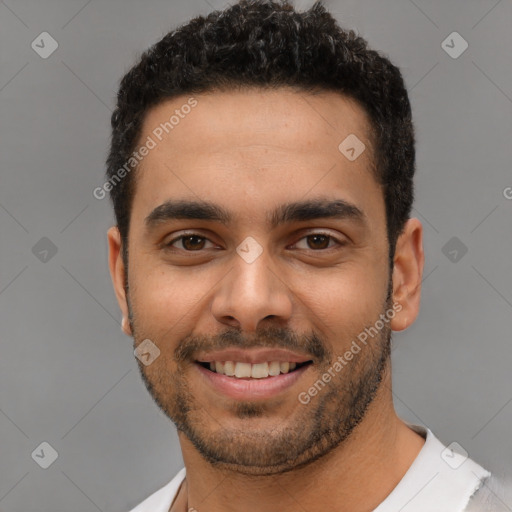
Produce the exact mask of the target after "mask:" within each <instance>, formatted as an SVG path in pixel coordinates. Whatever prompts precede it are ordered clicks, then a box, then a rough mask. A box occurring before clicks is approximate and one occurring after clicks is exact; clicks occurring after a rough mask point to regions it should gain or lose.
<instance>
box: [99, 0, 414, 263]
mask: <svg viewBox="0 0 512 512" xmlns="http://www.w3.org/2000/svg"><path fill="white" fill-rule="evenodd" d="M245 87H257V88H272V89H276V88H279V87H292V88H294V89H297V90H299V91H304V92H314V91H324V90H325V91H335V92H339V93H340V94H342V95H345V96H346V97H349V98H351V99H353V100H355V101H356V102H357V103H358V104H359V105H360V106H361V107H362V109H363V110H364V111H365V113H366V114H367V116H369V119H370V121H371V126H370V135H371V147H372V155H373V165H372V170H373V173H374V177H375V179H376V181H377V182H378V183H379V184H381V185H382V186H383V192H384V200H385V205H386V226H387V236H388V241H389V259H390V266H391V268H392V266H393V258H394V253H395V246H396V240H397V238H398V236H399V235H400V234H401V232H402V230H403V228H404V225H405V222H406V221H407V219H408V218H409V215H410V211H411V207H412V203H413V196H414V190H413V177H414V171H415V148H414V144H415V140H414V127H413V124H412V119H411V107H410V103H409V98H408V95H407V91H406V88H405V86H404V81H403V78H402V75H401V73H400V70H399V69H398V67H396V66H395V65H393V64H392V63H391V62H390V61H389V60H388V58H386V57H385V56H383V55H382V54H380V53H378V52H377V51H375V50H371V49H369V48H368V43H367V41H366V40H365V39H363V38H362V37H360V36H357V35H356V34H355V32H354V31H353V30H344V29H342V28H341V27H340V26H339V25H338V23H337V22H336V20H335V19H334V18H333V16H332V15H331V14H330V13H329V12H327V10H326V9H325V7H324V6H323V5H322V3H321V2H316V3H315V4H314V5H313V6H312V7H311V8H310V9H309V10H307V11H304V12H298V11H296V10H295V9H294V7H293V5H292V4H290V2H289V1H288V0H281V1H278V0H277V1H276V0H240V1H239V2H238V3H236V4H234V5H232V6H230V7H228V8H226V9H225V10H221V11H213V12H212V13H210V14H208V15H207V16H198V17H196V18H194V19H192V20H191V21H189V22H188V23H186V24H183V25H181V26H180V27H178V28H177V29H176V30H173V31H171V32H169V33H168V34H167V35H165V36H164V37H163V38H162V39H161V40H160V41H159V42H157V43H156V44H154V45H153V46H152V47H151V48H149V49H148V50H147V51H146V52H144V53H143V54H142V55H141V57H140V60H139V62H138V63H137V64H136V65H135V66H133V67H132V68H131V69H130V70H129V71H128V73H126V75H125V76H124V77H123V78H122V80H121V83H120V87H119V91H118V95H117V105H116V108H115V110H114V112H113V114H112V119H111V123H112V139H111V146H110V153H109V155H108V158H107V180H110V182H111V183H113V184H114V186H112V187H111V188H110V190H109V191H110V197H111V200H112V202H113V206H114V213H115V216H116V222H117V226H118V228H119V231H120V234H121V240H122V245H123V257H124V258H125V263H126V262H127V248H128V231H129V225H130V213H131V206H132V203H133V196H134V192H135V178H136V175H135V173H136V169H135V170H134V171H133V172H132V173H123V175H124V174H126V175H125V177H124V178H123V179H122V180H118V182H116V183H114V182H113V179H114V178H115V177H116V173H118V171H119V170H120V169H121V168H122V167H123V166H126V162H127V161H128V160H129V158H130V156H131V154H132V153H133V151H134V150H135V149H136V146H137V143H138V139H139V137H140V135H141V128H142V123H143V121H144V116H145V114H146V113H147V112H148V109H149V108H151V107H153V106H155V105H157V104H159V103H160V102H162V101H164V100H167V99H171V98H174V97H176V96H181V95H184V94H198V93H201V92H211V91H215V90H228V91H229V90H232V89H237V88H245ZM125 168H126V167H125ZM117 178H119V175H117Z"/></svg>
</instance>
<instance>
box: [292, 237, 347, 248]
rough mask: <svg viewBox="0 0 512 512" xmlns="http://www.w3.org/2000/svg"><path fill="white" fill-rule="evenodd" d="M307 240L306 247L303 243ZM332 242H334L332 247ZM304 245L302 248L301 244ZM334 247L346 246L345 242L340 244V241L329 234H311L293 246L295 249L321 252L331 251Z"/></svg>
mask: <svg viewBox="0 0 512 512" xmlns="http://www.w3.org/2000/svg"><path fill="white" fill-rule="evenodd" d="M303 240H305V245H306V246H304V243H302V241H303ZM331 242H334V244H333V245H331ZM301 243H302V245H303V246H302V247H300V244H301ZM334 245H338V246H342V245H345V243H344V242H340V241H339V240H338V239H336V238H334V237H333V236H332V235H329V234H328V233H311V234H309V235H307V236H304V237H302V238H301V239H300V240H299V241H298V242H297V243H295V244H294V245H293V248H298V249H306V250H307V249H311V250H314V251H320V250H325V249H331V248H332V247H333V246H334Z"/></svg>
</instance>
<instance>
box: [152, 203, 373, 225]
mask: <svg viewBox="0 0 512 512" xmlns="http://www.w3.org/2000/svg"><path fill="white" fill-rule="evenodd" d="M182 219H186V220H207V221H213V222H220V223H221V224H224V225H229V224H230V223H231V222H232V221H233V216H232V214H231V213H230V212H229V211H228V210H226V209H225V208H223V207H221V206H219V205H216V204H214V203H211V202H209V201H188V200H172V199H170V200H168V201H165V202H164V203H163V204H161V205H160V206H157V207H156V208H155V209H154V210H153V211H152V212H151V213H150V214H149V215H148V216H147V217H146V218H145V220H144V224H145V226H146V230H147V231H151V230H153V229H155V228H156V227H158V226H159V225H161V224H163V223H165V222H169V221H172V220H182ZM315 219H337V220H345V219H349V220H353V221H356V222H357V223H358V224H361V225H365V224H366V221H367V217H366V215H365V213H364V212H363V211H362V210H361V209H360V208H358V207H357V206H356V205H355V204H352V203H349V202H348V201H345V200H344V199H336V200H328V199H313V200H308V201H296V202H293V203H287V204H283V205H280V206H278V207H277V208H276V209H275V210H274V211H272V212H271V213H270V215H268V216H267V223H268V225H269V227H270V228H271V229H273V228H276V227H277V226H279V225H281V224H285V223H290V222H305V221H310V220H315Z"/></svg>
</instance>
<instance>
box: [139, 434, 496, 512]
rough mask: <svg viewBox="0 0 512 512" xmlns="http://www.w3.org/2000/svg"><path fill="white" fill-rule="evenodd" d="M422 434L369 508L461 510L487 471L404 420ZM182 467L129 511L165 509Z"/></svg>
mask: <svg viewBox="0 0 512 512" xmlns="http://www.w3.org/2000/svg"><path fill="white" fill-rule="evenodd" d="M408 425H409V427H410V428H412V429H413V430H414V431H416V432H417V433H418V434H420V435H421V436H422V437H423V438H426V440H425V444H424V445H423V447H422V449H421V451H420V452H419V453H418V455H417V457H416V459H414V461H413V463H412V464H411V466H410V468H409V469H408V470H407V472H406V473H405V475H404V476H403V478H402V480H400V482H398V485H397V486H396V487H395V488H394V489H393V491H392V492H391V494H389V495H388V497H387V498H386V499H385V500H384V501H383V502H382V503H381V504H380V505H379V506H378V507H377V508H376V509H375V510H374V511H373V512H397V510H400V512H463V511H464V510H465V509H466V507H467V505H468V503H469V501H470V498H471V497H472V496H473V494H474V493H475V492H476V491H477V490H478V489H479V488H480V487H481V484H482V482H483V481H484V480H486V479H487V478H489V476H490V473H489V471H487V470H485V469H484V468H482V467H481V466H479V465H478V464H477V463H476V462H474V461H473V460H471V459H469V458H465V457H464V456H463V455H460V454H459V453H456V452H454V451H453V450H451V449H449V448H447V447H446V446H445V445H443V444H442V443H441V442H440V441H439V439H437V437H435V436H434V434H433V433H432V431H431V430H430V429H429V428H424V427H421V426H419V425H412V424H408ZM185 474H186V470H185V468H183V469H181V470H180V471H179V472H178V474H177V475H176V476H175V477H174V478H173V479H172V480H171V481H170V482H169V483H168V484H167V485H166V486H164V487H162V488H161V489H160V490H159V491H157V492H155V493H154V494H152V495H151V496H150V497H149V498H147V499H146V500H145V501H143V502H142V503H141V504H140V505H139V506H137V507H135V508H134V509H133V510H132V511H131V512H168V511H169V508H170V507H171V503H172V502H173V501H174V498H175V497H176V494H177V492H178V489H179V487H180V485H181V483H182V482H183V480H184V479H185Z"/></svg>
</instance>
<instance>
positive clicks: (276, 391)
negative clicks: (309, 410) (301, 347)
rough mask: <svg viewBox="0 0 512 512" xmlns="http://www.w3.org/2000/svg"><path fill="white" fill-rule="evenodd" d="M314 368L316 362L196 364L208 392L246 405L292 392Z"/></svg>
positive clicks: (216, 362)
mask: <svg viewBox="0 0 512 512" xmlns="http://www.w3.org/2000/svg"><path fill="white" fill-rule="evenodd" d="M312 366H313V361H303V362H295V361H293V362H292V361H290V362H288V361H268V362H263V363H257V364H251V363H247V362H240V361H196V362H195V365H194V367H195V368H196V369H197V372H198V374H199V377H200V379H201V382H202V383H203V384H204V385H206V386H207V388H208V389H210V390H212V391H214V392H215V393H216V394H217V395H220V396H222V397H227V398H230V399H234V400H245V401H258V400H260V401H261V400H268V399H270V398H272V397H275V396H277V395H280V394H281V395H282V394H283V393H284V392H285V391H290V390H291V388H292V387H293V386H294V385H295V384H296V383H298V382H299V381H300V380H301V379H302V376H303V375H304V374H305V373H307V372H308V370H309V368H310V367H312ZM302 387H303V388H306V384H305V383H303V385H302ZM290 393H291V391H290Z"/></svg>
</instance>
